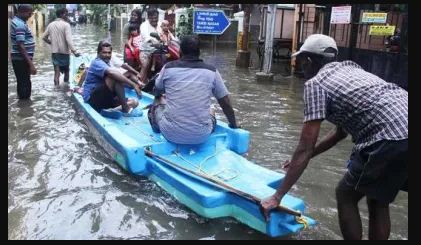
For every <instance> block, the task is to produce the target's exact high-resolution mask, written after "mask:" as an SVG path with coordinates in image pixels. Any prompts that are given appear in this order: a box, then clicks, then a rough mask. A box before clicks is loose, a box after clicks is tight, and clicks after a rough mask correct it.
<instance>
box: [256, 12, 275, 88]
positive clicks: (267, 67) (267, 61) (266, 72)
mask: <svg viewBox="0 0 421 245" xmlns="http://www.w3.org/2000/svg"><path fill="white" fill-rule="evenodd" d="M275 19H276V4H268V11H267V15H266V35H265V36H266V40H265V52H264V60H263V72H258V73H256V78H257V81H273V73H271V68H272V54H273V33H274V29H275Z"/></svg>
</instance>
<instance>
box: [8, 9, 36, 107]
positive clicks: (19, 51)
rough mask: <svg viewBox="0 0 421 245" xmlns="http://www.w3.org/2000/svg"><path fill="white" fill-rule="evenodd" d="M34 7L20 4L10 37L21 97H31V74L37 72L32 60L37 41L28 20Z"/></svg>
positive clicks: (12, 57) (19, 95) (14, 68)
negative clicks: (27, 22)
mask: <svg viewBox="0 0 421 245" xmlns="http://www.w3.org/2000/svg"><path fill="white" fill-rule="evenodd" d="M32 14H33V9H32V5H30V4H20V5H19V6H18V7H17V15H16V16H15V17H13V20H12V23H11V28H10V38H11V42H12V49H11V55H10V57H11V60H12V66H13V71H14V72H15V76H16V82H17V93H18V98H19V99H29V98H30V97H31V87H32V85H31V75H35V74H36V73H37V69H36V68H35V66H34V63H33V61H32V59H33V57H34V51H35V41H34V37H33V36H32V33H31V30H30V29H29V27H28V25H27V24H26V21H27V20H28V19H29V18H30V17H31V16H32Z"/></svg>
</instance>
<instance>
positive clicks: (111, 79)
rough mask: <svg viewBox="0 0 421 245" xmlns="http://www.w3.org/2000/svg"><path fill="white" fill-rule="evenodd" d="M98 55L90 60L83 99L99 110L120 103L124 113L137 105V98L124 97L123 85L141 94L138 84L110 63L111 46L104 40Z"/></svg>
mask: <svg viewBox="0 0 421 245" xmlns="http://www.w3.org/2000/svg"><path fill="white" fill-rule="evenodd" d="M97 53H98V56H97V57H96V58H95V60H93V61H92V63H91V65H90V66H89V69H88V74H87V75H86V80H85V82H84V84H83V100H84V101H85V102H87V103H89V104H90V105H91V106H92V108H94V109H95V110H96V111H98V112H100V111H101V110H102V109H108V108H115V107H118V106H120V105H121V107H122V111H123V112H124V113H130V111H131V110H132V109H133V108H135V107H136V106H137V105H138V102H137V100H134V99H128V100H127V99H126V95H125V91H124V86H125V85H126V86H129V87H132V88H134V89H135V90H136V93H137V94H138V95H139V96H141V88H140V86H139V84H136V83H134V82H133V81H131V80H130V79H129V78H127V77H125V76H124V75H123V74H121V73H120V71H119V70H118V69H117V68H115V67H112V66H111V65H110V59H111V53H112V46H111V43H109V42H108V41H106V40H103V41H100V42H99V44H98V50H97Z"/></svg>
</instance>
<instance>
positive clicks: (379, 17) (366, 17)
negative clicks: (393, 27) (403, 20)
mask: <svg viewBox="0 0 421 245" xmlns="http://www.w3.org/2000/svg"><path fill="white" fill-rule="evenodd" d="M386 19H387V13H374V12H364V13H363V17H362V18H361V22H362V23H386Z"/></svg>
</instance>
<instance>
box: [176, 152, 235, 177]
mask: <svg viewBox="0 0 421 245" xmlns="http://www.w3.org/2000/svg"><path fill="white" fill-rule="evenodd" d="M222 151H224V149H221V150H219V151H216V148H215V153H214V154H212V155H210V156H208V157H206V158H205V159H203V160H202V161H201V162H200V163H199V164H197V165H196V164H195V163H193V162H191V161H189V160H187V159H186V158H185V157H184V156H183V155H181V154H180V153H179V152H178V151H177V150H175V151H173V153H174V155H176V156H178V157H179V158H180V159H181V160H183V161H185V162H186V163H188V164H190V165H192V166H193V167H195V168H196V169H197V171H199V172H201V173H203V174H206V175H209V176H212V177H217V178H219V179H222V180H224V181H228V180H232V179H235V178H236V177H237V176H238V171H236V170H235V169H229V168H223V169H222V170H220V171H218V172H216V173H213V174H208V173H207V172H205V171H204V170H203V168H202V165H203V164H204V163H205V162H206V161H208V160H209V159H211V158H212V157H215V156H216V155H218V154H219V153H220V152H222ZM229 170H231V171H232V172H234V173H233V174H232V176H229V177H226V178H224V177H221V176H219V175H220V174H221V173H224V172H226V171H228V172H229Z"/></svg>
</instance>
